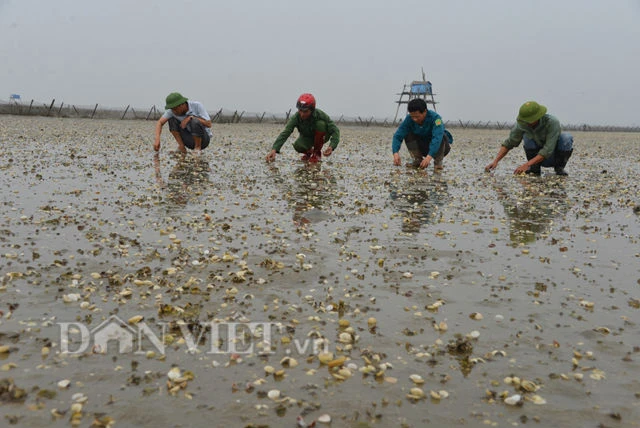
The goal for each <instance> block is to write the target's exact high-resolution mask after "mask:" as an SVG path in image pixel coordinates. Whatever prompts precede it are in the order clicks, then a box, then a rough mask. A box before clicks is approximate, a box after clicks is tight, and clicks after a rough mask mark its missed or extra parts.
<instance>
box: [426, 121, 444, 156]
mask: <svg viewBox="0 0 640 428" xmlns="http://www.w3.org/2000/svg"><path fill="white" fill-rule="evenodd" d="M443 138H444V123H442V118H441V117H439V116H437V117H436V119H435V120H434V121H433V128H432V131H431V142H430V143H429V153H427V156H425V158H424V159H422V162H420V168H426V167H428V166H429V164H430V163H431V161H432V160H433V158H434V157H436V154H437V153H438V150H440V146H441V145H442V139H443Z"/></svg>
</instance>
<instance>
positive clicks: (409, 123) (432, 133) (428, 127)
mask: <svg viewBox="0 0 640 428" xmlns="http://www.w3.org/2000/svg"><path fill="white" fill-rule="evenodd" d="M410 132H411V133H413V134H415V135H417V136H419V137H425V138H426V139H429V138H430V139H431V142H430V143H429V155H430V156H431V157H435V155H436V153H438V150H439V149H440V145H441V144H442V137H443V135H444V133H445V132H446V133H447V136H448V137H449V143H453V138H452V137H451V134H450V133H449V131H446V130H445V129H444V122H443V121H442V118H441V117H440V115H439V114H438V113H436V112H435V111H433V110H427V116H426V117H425V118H424V122H423V123H422V125H418V124H417V123H415V122H414V121H413V119H411V116H409V115H407V116H406V117H405V118H404V120H403V121H402V123H401V124H400V126H399V127H398V129H397V130H396V132H395V134H393V143H392V145H391V150H392V151H393V153H398V152H399V151H400V147H401V146H402V142H403V141H404V139H405V137H406V136H407V135H408V134H409V133H410Z"/></svg>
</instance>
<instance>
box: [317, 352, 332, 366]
mask: <svg viewBox="0 0 640 428" xmlns="http://www.w3.org/2000/svg"><path fill="white" fill-rule="evenodd" d="M318 360H319V361H320V363H321V364H329V362H330V361H333V352H320V353H319V354H318Z"/></svg>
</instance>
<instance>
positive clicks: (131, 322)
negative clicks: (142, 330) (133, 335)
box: [127, 315, 144, 325]
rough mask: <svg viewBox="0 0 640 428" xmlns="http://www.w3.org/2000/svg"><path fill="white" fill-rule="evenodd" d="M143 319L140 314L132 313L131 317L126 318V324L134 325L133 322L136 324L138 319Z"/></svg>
mask: <svg viewBox="0 0 640 428" xmlns="http://www.w3.org/2000/svg"><path fill="white" fill-rule="evenodd" d="M143 319H144V317H143V316H142V315H134V316H132V317H131V318H129V319H128V320H127V323H128V324H131V325H134V324H138V323H139V322H140V321H142V320H143Z"/></svg>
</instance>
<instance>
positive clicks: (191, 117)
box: [153, 92, 212, 153]
mask: <svg viewBox="0 0 640 428" xmlns="http://www.w3.org/2000/svg"><path fill="white" fill-rule="evenodd" d="M164 108H165V109H166V111H165V112H164V114H163V115H162V117H160V119H158V122H156V139H155V141H154V143H153V149H154V150H155V151H156V152H157V151H159V150H160V133H161V132H162V127H163V126H164V124H165V123H167V122H169V131H170V132H171V134H172V135H173V137H174V138H175V139H176V142H177V143H178V150H180V151H181V152H182V153H186V152H187V149H191V150H195V151H200V150H202V149H204V148H206V147H207V146H208V145H209V141H210V140H211V136H212V133H211V117H209V113H207V110H206V109H205V108H204V106H203V105H202V104H201V103H199V102H198V101H189V100H188V99H187V98H185V97H184V96H182V95H181V94H180V93H178V92H172V93H170V94H169V95H168V96H167V100H166V106H165V107H164Z"/></svg>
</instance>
